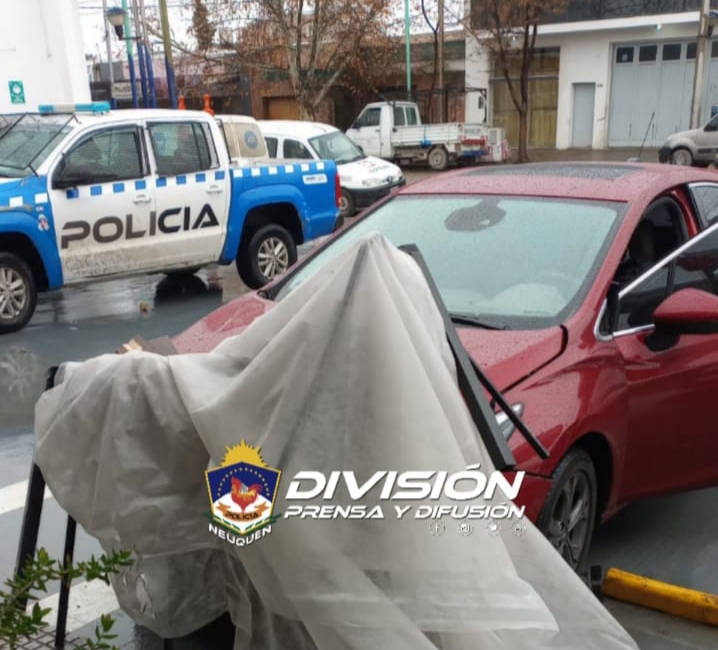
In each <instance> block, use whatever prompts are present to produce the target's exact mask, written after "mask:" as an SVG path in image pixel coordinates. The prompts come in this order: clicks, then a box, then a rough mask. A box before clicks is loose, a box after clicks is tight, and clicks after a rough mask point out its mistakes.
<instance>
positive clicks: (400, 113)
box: [394, 106, 406, 126]
mask: <svg viewBox="0 0 718 650" xmlns="http://www.w3.org/2000/svg"><path fill="white" fill-rule="evenodd" d="M405 123H406V121H405V120H404V107H403V106H394V125H395V126H404V125H405Z"/></svg>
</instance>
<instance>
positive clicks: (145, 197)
mask: <svg viewBox="0 0 718 650" xmlns="http://www.w3.org/2000/svg"><path fill="white" fill-rule="evenodd" d="M150 201H152V197H151V196H150V195H149V194H136V195H135V198H134V199H132V203H150Z"/></svg>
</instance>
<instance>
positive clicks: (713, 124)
mask: <svg viewBox="0 0 718 650" xmlns="http://www.w3.org/2000/svg"><path fill="white" fill-rule="evenodd" d="M703 130H704V131H718V115H716V116H715V117H714V118H713V119H712V120H711V121H710V122H708V124H706V125H705V127H704V129H703Z"/></svg>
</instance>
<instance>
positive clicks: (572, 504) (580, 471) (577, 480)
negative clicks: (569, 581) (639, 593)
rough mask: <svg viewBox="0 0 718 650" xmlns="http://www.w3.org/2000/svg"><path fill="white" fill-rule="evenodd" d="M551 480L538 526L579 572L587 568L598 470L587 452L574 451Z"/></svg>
mask: <svg viewBox="0 0 718 650" xmlns="http://www.w3.org/2000/svg"><path fill="white" fill-rule="evenodd" d="M552 478H553V485H552V486H551V490H550V491H549V493H548V495H547V497H546V501H545V502H544V505H543V508H542V509H541V514H539V517H538V520H537V522H536V524H537V526H538V528H539V530H540V531H541V532H542V533H543V534H544V536H545V537H546V538H547V539H548V541H549V542H551V544H552V545H553V547H554V548H555V549H556V550H557V551H558V552H559V553H560V554H561V556H562V557H563V558H564V560H566V562H567V563H568V564H569V566H571V568H573V569H574V570H575V571H577V572H579V573H580V572H581V571H583V570H584V569H585V566H586V560H587V558H588V551H589V548H590V546H591V539H592V537H593V530H594V526H595V523H596V508H597V504H598V481H597V479H596V469H595V467H594V466H593V461H592V460H591V457H590V456H589V455H588V453H586V451H584V450H583V449H580V448H575V449H572V450H571V451H569V452H568V453H567V454H566V456H564V457H563V459H562V460H561V462H560V463H559V464H558V466H557V467H556V469H555V470H554V472H553V475H552Z"/></svg>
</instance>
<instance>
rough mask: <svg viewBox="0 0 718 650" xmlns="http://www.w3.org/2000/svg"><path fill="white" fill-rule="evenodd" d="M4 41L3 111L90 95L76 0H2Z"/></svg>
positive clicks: (0, 65)
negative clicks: (4, 0)
mask: <svg viewBox="0 0 718 650" xmlns="http://www.w3.org/2000/svg"><path fill="white" fill-rule="evenodd" d="M0 43H1V44H2V45H0V112H2V113H15V112H24V111H36V110H37V107H38V105H39V104H53V103H69V102H73V103H76V102H89V101H90V82H89V78H88V74H87V67H86V62H85V53H84V48H83V44H82V28H81V24H80V14H79V9H78V6H77V2H75V1H74V0H24V1H23V2H5V3H3V19H2V21H0Z"/></svg>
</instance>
